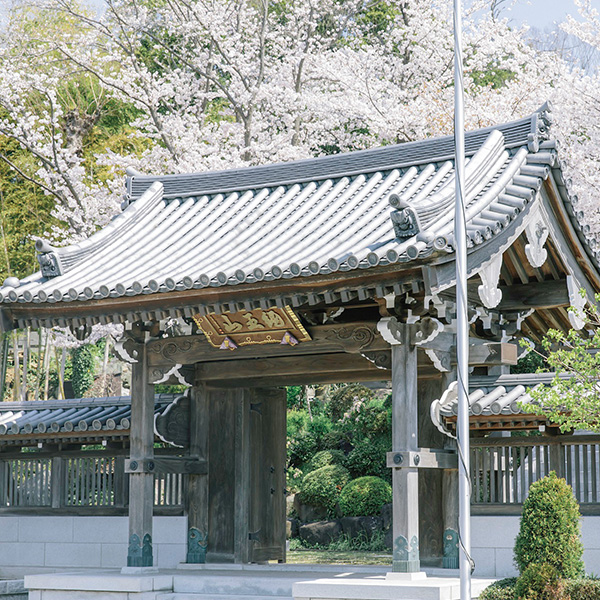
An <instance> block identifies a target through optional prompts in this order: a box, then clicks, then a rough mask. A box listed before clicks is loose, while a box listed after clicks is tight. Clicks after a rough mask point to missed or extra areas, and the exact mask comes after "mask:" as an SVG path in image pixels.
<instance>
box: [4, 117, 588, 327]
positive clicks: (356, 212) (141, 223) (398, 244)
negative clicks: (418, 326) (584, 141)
mask: <svg viewBox="0 0 600 600" xmlns="http://www.w3.org/2000/svg"><path fill="white" fill-rule="evenodd" d="M545 110H546V109H545V107H544V108H543V109H542V110H541V112H540V113H536V114H534V115H532V116H531V117H529V118H527V119H521V120H519V121H515V122H513V123H508V124H505V125H501V126H498V127H495V128H488V129H481V130H478V131H474V132H470V133H468V134H467V136H466V148H467V154H468V156H469V160H468V162H467V166H466V199H467V233H468V244H469V246H470V247H471V248H474V247H477V246H480V245H482V244H485V243H486V242H487V241H488V240H490V239H492V238H493V237H494V236H495V235H497V234H498V233H500V232H501V231H503V230H505V229H506V228H508V227H510V226H511V222H512V221H513V220H514V219H515V218H516V217H517V216H518V215H519V213H520V212H522V211H523V210H525V209H526V207H527V205H528V204H529V203H531V202H532V201H533V200H534V199H535V197H536V192H537V190H539V189H540V187H541V184H542V181H543V180H544V179H545V178H547V177H548V176H549V174H550V172H551V169H552V166H553V165H554V166H556V159H557V155H556V145H555V143H554V142H553V141H550V140H546V141H544V137H545V136H546V129H547V124H548V123H547V119H546V112H545ZM452 154H453V141H452V138H450V137H444V138H437V139H432V140H425V141H422V142H415V143H409V144H402V145H397V146H389V147H384V148H380V149H374V150H367V151H362V152H354V153H349V154H343V155H337V156H331V157H323V158H318V159H312V160H307V161H298V162H293V163H284V164H279V165H270V166H265V167H253V168H248V169H237V170H230V171H222V172H213V173H199V174H191V175H170V176H163V177H147V176H138V175H136V176H132V177H130V178H129V180H128V184H127V186H128V192H129V200H128V202H126V204H128V206H127V207H126V208H125V210H124V211H123V212H122V213H121V214H120V215H118V216H117V217H116V218H114V219H113V221H111V223H110V224H109V225H108V226H107V227H105V228H104V229H102V230H101V231H99V232H98V233H96V234H94V235H93V236H91V237H90V238H89V239H87V240H85V241H83V242H81V243H79V244H76V245H74V246H69V247H66V248H58V249H55V248H52V247H50V246H49V245H48V244H47V243H45V242H43V241H41V240H39V241H38V242H37V244H36V246H37V248H38V251H39V252H40V262H41V264H42V267H43V273H44V275H43V274H42V273H36V274H34V275H32V276H30V277H27V278H26V279H24V280H22V281H20V282H18V281H14V279H11V280H7V282H5V285H4V286H3V287H2V288H0V302H2V303H3V304H4V306H6V307H7V308H10V305H20V304H24V303H35V304H40V303H52V304H54V303H58V302H72V301H78V302H86V301H90V300H100V299H103V298H118V297H121V296H138V295H147V294H155V293H160V292H169V291H174V290H188V289H201V288H205V287H221V286H239V285H243V284H245V283H254V282H259V281H274V280H277V279H280V278H284V279H285V278H287V279H292V278H299V279H300V278H305V277H310V276H313V275H317V274H321V275H326V274H330V273H332V272H335V271H353V270H357V269H373V268H376V267H378V266H384V265H393V264H395V263H403V262H410V261H414V260H418V259H427V258H428V257H431V256H432V255H435V254H441V255H445V254H447V253H452V252H453V236H452V231H453V198H454V164H453V157H452ZM555 178H556V179H557V181H558V183H559V187H561V186H562V188H561V189H563V190H566V185H567V182H565V181H563V179H562V176H561V174H560V172H559V171H557V172H556V173H555ZM565 197H566V192H565ZM390 204H391V205H392V206H390ZM392 207H393V208H395V209H396V210H392ZM569 210H570V212H571V218H572V220H573V222H574V224H575V225H576V228H578V229H579V230H580V231H579V234H580V235H581V236H582V239H584V240H587V237H586V236H589V235H591V234H590V233H589V232H585V231H584V230H583V229H582V228H581V227H579V224H578V220H577V219H578V218H579V217H580V215H579V214H578V212H577V211H576V210H573V209H572V207H570V208H569ZM411 219H412V220H411ZM588 241H589V240H588ZM592 242H593V244H592V243H591V242H590V244H588V248H587V249H588V252H590V256H592V258H593V253H594V252H595V251H596V250H594V248H592V246H593V245H594V244H595V238H594V239H593V240H592ZM52 324H54V323H52Z"/></svg>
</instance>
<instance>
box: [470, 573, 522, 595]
mask: <svg viewBox="0 0 600 600" xmlns="http://www.w3.org/2000/svg"><path fill="white" fill-rule="evenodd" d="M516 583H517V578H516V577H508V578H507V579H501V580H500V581H496V582H494V583H492V585H490V586H488V587H486V588H485V590H483V592H481V594H480V596H479V600H514V598H515V584H516Z"/></svg>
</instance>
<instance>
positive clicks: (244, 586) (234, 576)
mask: <svg viewBox="0 0 600 600" xmlns="http://www.w3.org/2000/svg"><path fill="white" fill-rule="evenodd" d="M311 579H315V574H314V573H307V572H304V573H301V574H300V573H289V574H287V573H281V572H279V573H271V574H268V575H266V576H265V573H264V572H260V571H259V572H251V571H241V572H240V571H238V572H231V573H228V574H227V575H224V574H219V575H217V574H209V573H204V574H202V576H200V577H199V576H198V575H183V574H181V575H176V576H175V577H174V578H173V592H174V593H176V594H198V595H200V596H202V597H205V598H210V597H212V596H216V597H218V598H221V596H223V597H225V596H227V597H235V598H240V597H243V598H246V597H249V598H254V599H255V600H257V599H258V598H261V599H265V600H273V599H277V598H291V597H292V586H293V585H294V583H296V582H298V581H309V580H311Z"/></svg>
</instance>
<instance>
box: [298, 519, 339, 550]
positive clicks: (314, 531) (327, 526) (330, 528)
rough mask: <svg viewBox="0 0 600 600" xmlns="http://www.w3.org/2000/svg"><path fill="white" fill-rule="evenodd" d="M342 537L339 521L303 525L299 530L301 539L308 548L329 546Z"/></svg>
mask: <svg viewBox="0 0 600 600" xmlns="http://www.w3.org/2000/svg"><path fill="white" fill-rule="evenodd" d="M341 535H342V526H341V524H340V522H339V520H337V519H336V520H335V521H319V522H317V523H308V524H307V525H301V526H300V530H299V536H300V539H301V540H302V541H303V542H304V543H305V544H306V545H307V546H327V545H328V544H330V543H331V542H334V541H336V540H337V539H339V537H340V536H341Z"/></svg>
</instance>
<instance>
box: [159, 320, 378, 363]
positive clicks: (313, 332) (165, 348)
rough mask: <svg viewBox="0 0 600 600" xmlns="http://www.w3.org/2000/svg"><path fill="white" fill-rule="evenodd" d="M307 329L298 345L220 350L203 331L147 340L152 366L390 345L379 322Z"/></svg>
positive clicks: (363, 349)
mask: <svg viewBox="0 0 600 600" xmlns="http://www.w3.org/2000/svg"><path fill="white" fill-rule="evenodd" d="M306 329H307V330H308V332H309V334H310V336H311V338H312V340H311V341H310V342H301V343H300V344H297V345H295V346H290V345H282V344H260V345H255V346H243V347H240V348H237V349H236V350H220V349H219V348H213V347H212V346H211V345H210V344H209V343H208V342H207V341H206V339H205V337H204V335H202V334H201V333H200V334H198V335H190V336H181V337H172V338H165V339H160V340H154V341H152V342H149V343H148V363H149V365H150V366H161V365H173V364H194V363H197V362H207V361H231V360H236V361H237V360H240V359H252V358H257V357H260V358H269V357H283V356H292V357H298V356H302V355H305V354H328V353H333V352H350V353H360V352H363V351H374V350H387V349H389V344H388V343H387V342H385V341H384V340H383V338H382V337H381V335H380V334H379V331H378V330H377V323H376V322H360V323H347V324H339V325H338V324H332V325H320V326H312V327H306Z"/></svg>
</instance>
